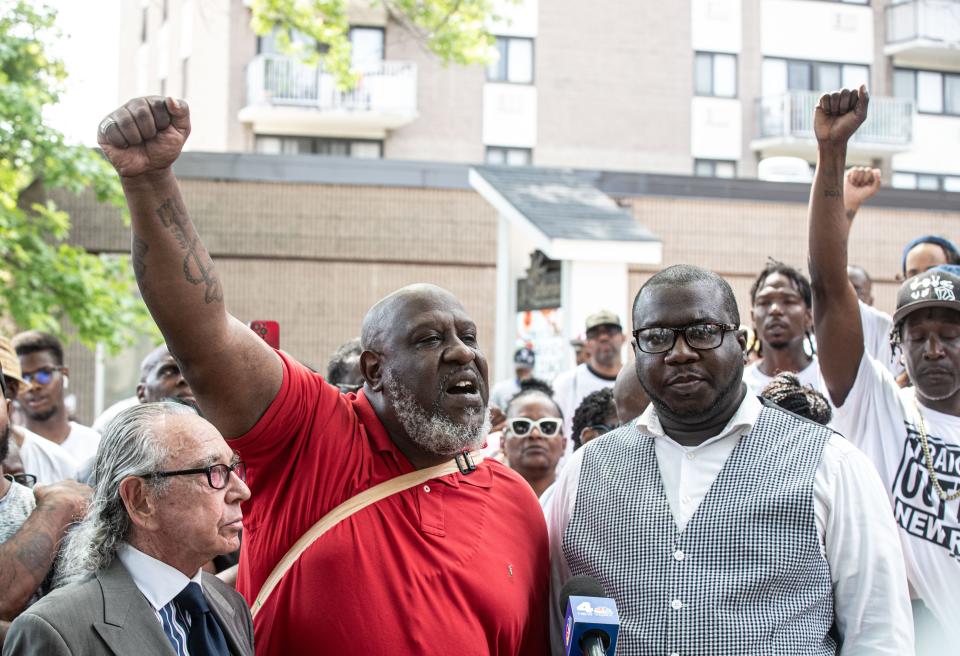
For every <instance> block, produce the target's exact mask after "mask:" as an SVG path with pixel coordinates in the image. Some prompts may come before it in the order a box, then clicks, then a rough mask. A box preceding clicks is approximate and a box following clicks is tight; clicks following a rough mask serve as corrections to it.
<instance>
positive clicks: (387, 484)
mask: <svg viewBox="0 0 960 656" xmlns="http://www.w3.org/2000/svg"><path fill="white" fill-rule="evenodd" d="M472 457H473V454H472V453H471V454H464V455H463V456H462V458H463V461H462V462H464V463H466V466H469V467H472V466H473V460H472ZM458 459H459V457H458ZM458 459H454V460H450V461H449V462H444V463H442V464H439V465H435V466H433V467H428V468H427V469H418V470H417V471H412V472H410V473H408V474H403V475H401V476H396V477H394V478H391V479H389V480H386V481H383V482H382V483H378V484H377V485H374V486H373V487H371V488H369V489H367V490H364V491H363V492H360V493H359V494H355V495H354V496H352V497H350V498H349V499H347V500H346V501H344V502H343V503H341V504H340V505H339V506H337V507H336V508H334V509H333V510H331V511H330V512H328V513H327V514H326V515H324V516H323V517H321V518H320V521H318V522H317V523H316V524H314V525H313V526H311V527H310V528H309V529H308V530H307V532H306V533H304V534H303V535H302V536H300V539H299V540H297V541H296V542H294V543H293V546H292V547H290V550H289V551H287V553H286V554H285V555H284V556H283V558H281V559H280V562H279V563H277V566H276V567H274V568H273V571H272V572H270V576H268V577H267V579H266V581H264V582H263V586H262V587H261V588H260V592H259V593H258V594H257V598H256V600H255V601H254V602H253V606H252V607H251V609H250V612H251V614H252V615H253V616H254V617H256V616H257V613H258V612H260V609H261V608H263V605H264V604H265V603H266V601H267V599H268V598H269V597H270V593H272V592H273V589H274V588H276V587H277V585H278V584H279V583H280V580H281V579H282V578H283V576H284V574H286V573H287V571H288V570H289V569H290V568H291V567H292V566H293V564H294V563H295V562H297V559H298V558H300V556H301V555H302V554H303V552H304V551H306V550H307V547H309V546H310V545H311V544H313V543H314V542H315V541H316V540H317V539H318V538H319V537H320V536H321V535H323V534H324V533H326V532H327V531H329V530H330V529H331V528H333V527H334V526H336V525H337V524H339V523H340V522H342V521H343V520H345V519H346V518H347V517H349V516H350V515H352V514H354V513H355V512H357V511H359V510H363V509H364V508H366V507H367V506H369V505H371V504H374V503H376V502H377V501H380V500H381V499H385V498H386V497H388V496H390V495H392V494H396V493H397V492H403V491H404V490H409V489H410V488H412V487H416V486H417V485H419V484H420V483H425V482H427V481H429V480H430V479H433V478H440V477H441V476H446V475H447V474H452V473H454V472H457V471H460V469H461V465H460V464H458Z"/></svg>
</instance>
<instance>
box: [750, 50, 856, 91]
mask: <svg viewBox="0 0 960 656" xmlns="http://www.w3.org/2000/svg"><path fill="white" fill-rule="evenodd" d="M762 76H763V82H762V84H763V94H764V95H767V96H773V95H777V94H780V93H786V92H788V91H816V92H818V93H823V92H827V91H836V90H837V89H841V88H847V89H857V88H859V87H860V85H861V84H868V83H869V81H870V67H869V66H864V65H862V64H838V63H836V62H815V61H806V60H802V59H779V58H774V57H766V58H764V60H763V71H762Z"/></svg>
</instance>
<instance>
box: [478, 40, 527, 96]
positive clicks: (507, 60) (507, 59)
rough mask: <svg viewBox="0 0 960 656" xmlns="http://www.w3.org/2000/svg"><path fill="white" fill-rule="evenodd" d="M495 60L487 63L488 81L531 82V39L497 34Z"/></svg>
mask: <svg viewBox="0 0 960 656" xmlns="http://www.w3.org/2000/svg"><path fill="white" fill-rule="evenodd" d="M496 48H497V54H498V55H499V56H498V57H497V59H496V60H495V61H492V62H490V63H489V64H487V81H488V82H512V83H514V84H533V39H521V38H516V37H508V36H498V37H497V44H496Z"/></svg>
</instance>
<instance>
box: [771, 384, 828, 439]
mask: <svg viewBox="0 0 960 656" xmlns="http://www.w3.org/2000/svg"><path fill="white" fill-rule="evenodd" d="M760 396H762V397H763V398H765V399H767V400H768V401H770V402H771V403H775V404H777V405H778V406H780V407H781V408H783V409H784V410H788V411H790V412H792V413H794V414H796V415H800V416H801V417H805V418H806V419H809V420H811V421H815V422H817V423H818V424H823V425H824V426H826V425H827V424H828V423H830V420H831V419H832V418H833V411H832V410H831V409H830V404H829V403H827V399H826V398H824V396H823V394H821V393H820V392H818V391H817V390H815V389H813V388H812V387H810V386H809V385H804V384H802V383H801V382H800V379H799V378H797V376H796V375H795V374H791V373H786V372H784V373H779V374H777V375H776V376H775V377H774V379H773V380H771V381H770V383H769V384H768V385H767V386H766V387H764V388H763V391H762V392H760Z"/></svg>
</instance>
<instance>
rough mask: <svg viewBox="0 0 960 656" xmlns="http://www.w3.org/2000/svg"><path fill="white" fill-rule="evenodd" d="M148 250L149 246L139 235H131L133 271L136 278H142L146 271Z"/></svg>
mask: <svg viewBox="0 0 960 656" xmlns="http://www.w3.org/2000/svg"><path fill="white" fill-rule="evenodd" d="M148 250H150V246H149V245H148V244H147V242H145V241H144V240H143V239H141V238H140V237H139V236H137V235H134V236H133V273H134V275H135V276H136V277H137V280H143V277H144V276H145V275H146V273H147V263H146V261H145V260H146V257H147V251H148Z"/></svg>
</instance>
